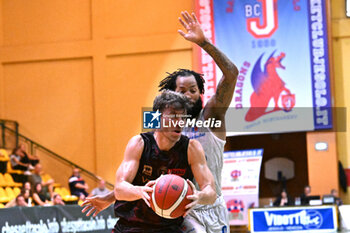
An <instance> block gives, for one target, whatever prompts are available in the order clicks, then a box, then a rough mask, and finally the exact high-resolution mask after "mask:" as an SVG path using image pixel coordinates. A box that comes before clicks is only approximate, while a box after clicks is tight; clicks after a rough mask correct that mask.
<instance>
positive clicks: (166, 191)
mask: <svg viewBox="0 0 350 233" xmlns="http://www.w3.org/2000/svg"><path fill="white" fill-rule="evenodd" d="M173 179H174V177H173V176H172V177H171V180H170V181H169V182H167V183H166V184H167V185H168V187H167V188H166V190H165V193H164V198H163V201H162V206H163V207H164V202H165V199H166V195H167V193H168V190H169V188H170V186H171V183H172V182H173ZM161 210H162V216H163V217H164V210H163V209H161Z"/></svg>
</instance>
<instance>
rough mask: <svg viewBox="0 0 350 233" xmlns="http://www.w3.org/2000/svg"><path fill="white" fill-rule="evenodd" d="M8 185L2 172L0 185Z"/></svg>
mask: <svg viewBox="0 0 350 233" xmlns="http://www.w3.org/2000/svg"><path fill="white" fill-rule="evenodd" d="M5 186H7V184H6V181H5V178H4V175H3V174H2V173H0V187H5Z"/></svg>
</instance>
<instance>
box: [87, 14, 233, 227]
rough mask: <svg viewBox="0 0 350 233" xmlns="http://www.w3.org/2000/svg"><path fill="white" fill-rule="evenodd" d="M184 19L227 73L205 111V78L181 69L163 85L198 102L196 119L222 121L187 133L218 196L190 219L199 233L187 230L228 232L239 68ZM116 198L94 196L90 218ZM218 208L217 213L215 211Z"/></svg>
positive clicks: (188, 31)
mask: <svg viewBox="0 0 350 233" xmlns="http://www.w3.org/2000/svg"><path fill="white" fill-rule="evenodd" d="M182 18H183V19H181V18H179V20H180V23H181V24H182V25H183V27H184V29H185V30H184V31H182V30H179V33H180V34H181V36H183V37H184V38H185V39H186V40H188V41H190V42H192V43H195V44H197V45H198V46H200V47H201V48H202V49H203V50H204V51H205V52H207V53H208V55H210V56H211V57H212V58H213V60H214V61H215V63H216V64H217V66H218V67H219V68H220V70H221V71H222V74H223V76H222V78H221V80H220V82H219V84H218V86H217V89H216V92H215V94H214V95H213V96H212V97H211V98H210V100H208V102H207V103H206V105H205V106H204V108H203V103H202V102H201V95H202V94H203V93H204V79H203V78H202V76H201V75H200V74H198V73H196V72H193V71H190V70H184V69H181V70H179V71H175V72H173V73H172V74H170V75H169V76H168V77H166V78H165V79H164V80H162V81H161V83H160V90H173V91H176V92H180V93H183V94H184V95H186V96H187V97H188V98H189V99H190V100H191V101H192V102H193V103H194V106H193V107H192V108H191V111H190V113H189V114H191V115H192V117H194V118H197V119H201V120H206V119H208V118H215V119H218V120H220V121H221V122H222V125H221V127H220V128H214V127H210V128H208V129H203V130H204V132H203V131H201V130H198V131H196V132H193V130H192V129H185V130H183V133H184V134H185V135H186V136H188V137H190V138H195V139H197V140H198V141H199V142H200V143H201V144H202V146H203V148H204V151H205V153H206V157H207V159H208V160H207V162H208V165H209V169H210V170H211V172H212V174H213V175H214V178H215V184H216V192H217V195H218V198H217V200H216V202H215V203H214V205H212V206H201V205H198V207H199V209H198V207H196V208H194V211H192V212H191V213H190V214H189V216H188V218H187V220H190V221H186V222H189V224H188V226H191V225H192V226H195V225H196V226H195V228H196V229H195V231H192V227H187V229H188V230H189V231H191V232H193V233H194V232H197V233H198V232H200V233H202V232H205V233H212V232H214V233H216V232H225V231H229V224H228V212H227V207H226V204H225V201H224V199H223V196H222V193H221V171H222V164H223V151H224V145H225V143H226V141H225V140H226V125H225V115H226V111H227V109H228V107H229V105H230V103H231V100H232V97H233V94H234V90H235V86H236V82H237V76H238V69H237V67H236V66H235V64H234V63H233V62H232V61H231V60H230V59H229V58H228V57H227V56H226V55H225V54H224V53H223V52H222V51H220V50H219V49H218V48H217V47H216V46H214V45H213V44H212V43H211V42H210V41H209V39H208V38H206V37H205V34H204V32H203V29H202V28H201V26H200V24H199V22H198V20H197V18H196V17H195V15H194V14H192V15H190V14H188V13H187V12H182ZM114 198H115V197H114V195H113V193H110V195H106V196H104V197H102V196H96V197H90V198H89V199H88V200H87V201H86V202H85V205H87V204H89V205H90V207H89V208H84V209H83V211H84V212H86V211H88V210H89V212H88V213H87V215H90V214H92V213H94V216H96V215H97V214H98V213H99V212H100V211H102V210H103V209H105V208H107V207H108V206H109V205H110V203H113V202H114V201H115V199H114ZM214 209H215V211H213V210H214ZM197 210H198V211H197ZM197 213H199V214H197ZM185 232H188V231H185Z"/></svg>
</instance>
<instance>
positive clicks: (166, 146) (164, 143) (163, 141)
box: [153, 131, 176, 151]
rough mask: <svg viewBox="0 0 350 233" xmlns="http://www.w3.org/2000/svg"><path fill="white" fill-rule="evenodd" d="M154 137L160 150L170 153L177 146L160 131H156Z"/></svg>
mask: <svg viewBox="0 0 350 233" xmlns="http://www.w3.org/2000/svg"><path fill="white" fill-rule="evenodd" d="M153 135H154V139H155V140H156V143H157V146H158V148H159V149H160V150H162V151H169V150H170V149H171V148H172V147H173V146H174V145H175V144H176V141H171V140H169V138H167V137H166V136H164V134H162V133H161V132H159V131H155V132H154V134H153Z"/></svg>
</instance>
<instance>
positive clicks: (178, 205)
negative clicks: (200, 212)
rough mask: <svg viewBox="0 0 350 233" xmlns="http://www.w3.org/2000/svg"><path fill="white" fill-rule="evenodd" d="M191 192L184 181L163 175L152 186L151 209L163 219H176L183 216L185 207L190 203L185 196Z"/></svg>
mask: <svg viewBox="0 0 350 233" xmlns="http://www.w3.org/2000/svg"><path fill="white" fill-rule="evenodd" d="M192 194H193V190H192V188H191V186H190V185H189V184H188V183H187V181H186V180H185V179H183V178H182V177H180V176H177V175H171V174H170V175H163V176H161V177H159V178H158V179H157V181H156V183H155V184H154V186H153V193H152V199H151V207H152V209H153V211H154V212H155V213H156V214H158V215H159V216H161V217H163V218H169V219H172V218H178V217H181V216H183V215H184V214H185V212H186V209H185V206H186V205H187V204H189V203H190V202H191V200H189V199H187V198H186V197H187V195H192Z"/></svg>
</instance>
